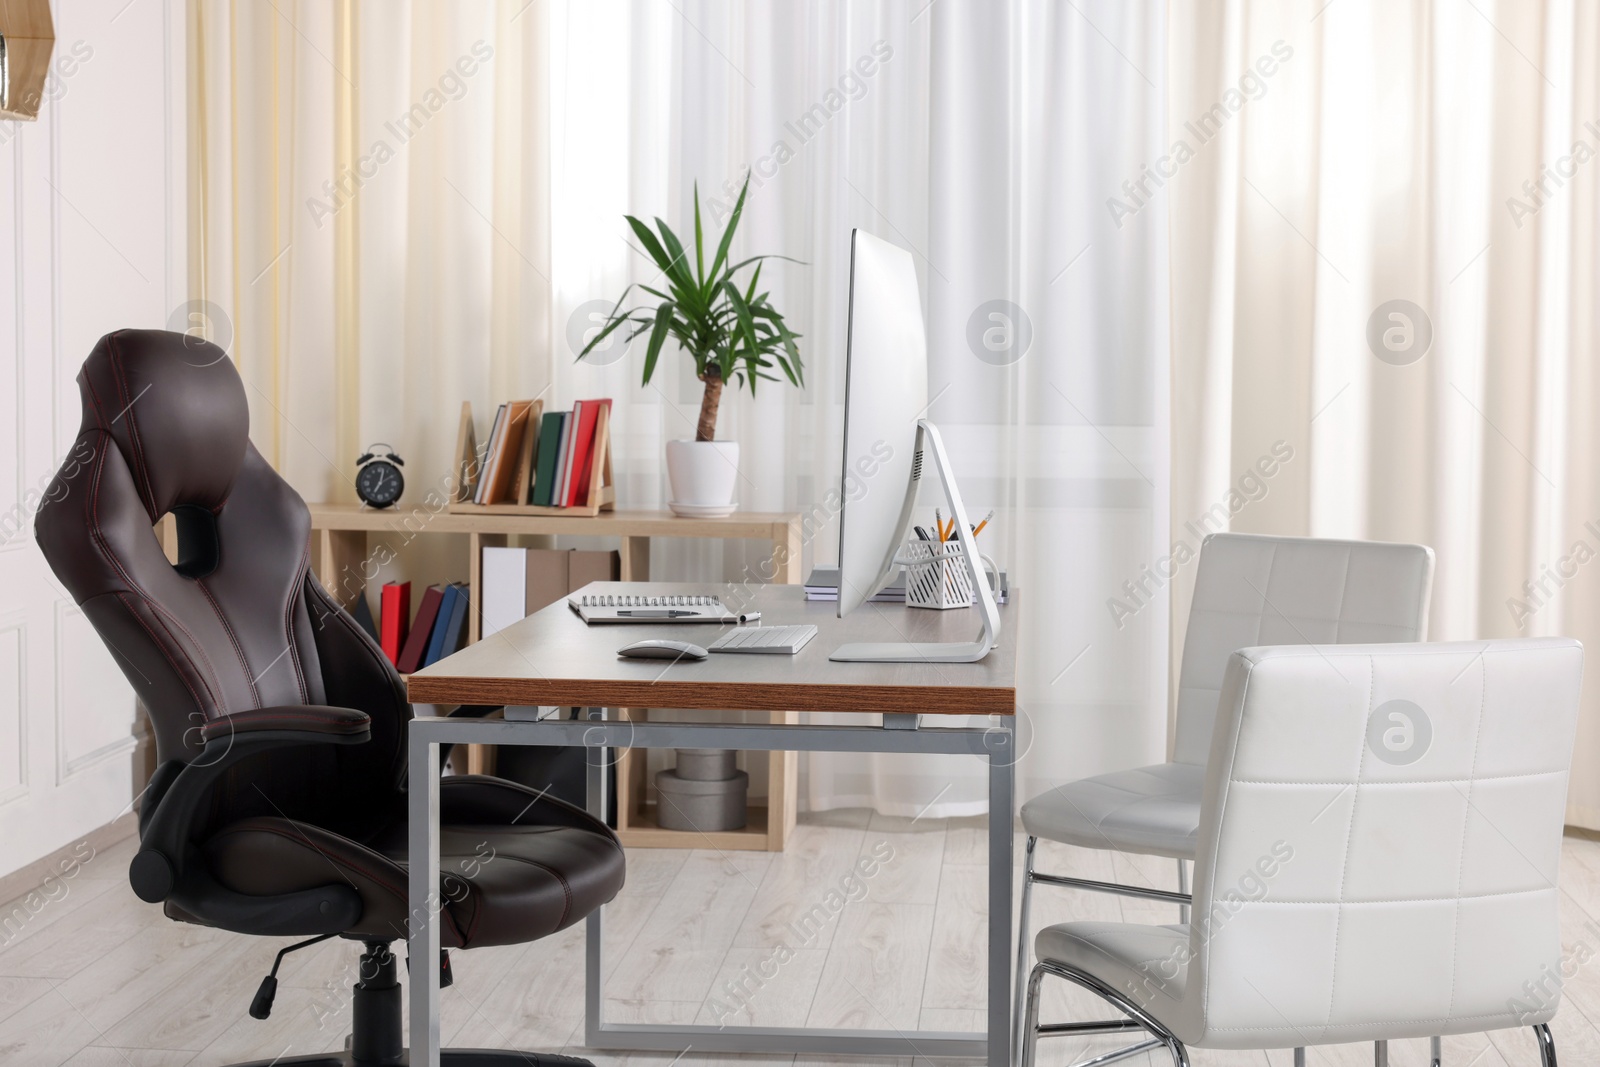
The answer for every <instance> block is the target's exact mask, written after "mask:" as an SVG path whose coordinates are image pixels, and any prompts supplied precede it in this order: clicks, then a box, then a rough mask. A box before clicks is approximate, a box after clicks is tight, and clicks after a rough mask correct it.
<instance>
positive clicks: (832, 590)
mask: <svg viewBox="0 0 1600 1067" xmlns="http://www.w3.org/2000/svg"><path fill="white" fill-rule="evenodd" d="M1010 591H1011V581H1010V579H1009V578H1008V577H1007V576H1006V572H1005V571H1001V572H1000V594H999V595H998V596H996V597H995V598H994V599H995V603H997V604H1004V603H1005V602H1006V594H1007V593H1009V592H1010ZM806 599H807V600H838V599H839V568H838V567H816V568H814V569H813V570H812V571H811V573H810V574H809V575H807V576H806ZM905 602H906V579H905V574H904V573H903V572H902V573H901V574H899V575H897V576H896V577H894V578H893V579H891V580H890V582H889V584H888V585H886V586H884V587H883V588H882V589H880V590H878V593H877V595H875V596H874V597H873V598H872V599H871V600H870V601H869V603H873V604H904V603H905Z"/></svg>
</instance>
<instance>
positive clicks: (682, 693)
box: [408, 582, 1020, 1067]
mask: <svg viewBox="0 0 1600 1067" xmlns="http://www.w3.org/2000/svg"><path fill="white" fill-rule="evenodd" d="M608 587H612V586H611V583H596V584H595V585H594V586H590V587H588V588H589V589H590V590H591V591H605V590H606V589H607V588H608ZM634 591H641V590H640V587H638V586H635V587H634ZM643 591H647V592H659V593H692V592H698V591H700V589H699V587H697V586H694V585H678V584H670V583H664V582H662V583H649V584H647V585H646V586H644V587H643ZM744 592H746V593H747V594H748V597H749V601H748V604H749V609H750V610H755V611H760V612H761V614H762V622H763V623H771V624H782V623H795V622H811V623H815V624H816V625H817V627H818V634H817V636H816V637H815V638H813V639H812V641H811V642H810V644H808V645H807V646H806V647H805V648H804V649H802V650H801V651H800V653H799V654H798V655H795V656H764V655H744V656H741V655H718V654H716V653H713V654H712V656H711V657H710V658H709V659H707V660H704V661H701V662H676V663H674V662H672V661H664V660H656V661H642V660H625V659H621V658H619V657H618V656H617V655H616V649H617V648H618V647H620V646H622V645H624V644H628V643H630V642H631V641H634V640H638V639H642V638H646V637H672V638H677V639H679V640H684V639H688V640H693V635H694V633H695V631H696V630H697V629H699V628H698V627H696V626H693V625H687V624H676V625H672V624H658V625H640V626H586V625H585V624H584V623H583V621H582V620H581V619H579V618H578V617H577V616H576V615H575V614H574V613H573V612H572V611H571V610H570V609H568V608H567V607H566V605H565V604H554V605H551V606H550V607H548V608H545V609H544V610H543V611H540V612H538V613H536V614H534V615H531V616H529V617H528V618H526V619H524V620H523V621H522V622H520V623H517V624H516V625H514V626H511V627H509V628H508V629H506V630H503V631H501V634H503V635H504V636H505V638H506V640H505V641H498V640H497V641H494V642H489V643H481V644H478V645H473V646H470V647H468V648H465V649H463V650H461V651H460V652H457V653H456V654H455V655H453V656H449V657H447V658H445V659H444V660H441V661H440V662H438V663H436V664H434V665H433V666H431V667H427V668H424V669H423V670H421V671H418V672H417V673H416V674H414V675H412V676H411V679H410V681H409V683H408V684H409V687H410V696H411V699H412V700H414V701H418V702H424V703H426V702H432V703H504V704H506V705H507V706H508V707H520V708H532V707H536V706H549V705H555V706H557V707H559V708H563V709H566V713H565V714H562V715H560V716H557V717H553V718H550V719H546V720H543V721H537V722H534V721H496V720H470V719H442V718H432V717H422V718H417V719H414V720H413V721H412V723H411V726H410V732H409V742H408V747H409V756H410V760H411V768H412V773H411V781H412V783H413V787H412V790H411V793H410V796H409V801H408V802H409V805H410V810H409V818H410V835H411V837H410V849H411V851H410V855H411V857H412V864H411V877H410V913H411V915H412V916H413V922H412V927H411V935H410V951H411V953H412V955H413V956H414V957H415V958H418V959H434V958H437V955H438V950H439V935H438V929H437V926H436V925H435V924H434V923H433V922H432V921H430V918H431V916H432V909H431V908H430V906H429V900H430V898H431V897H432V895H433V894H435V893H436V892H437V891H438V880H437V874H436V873H435V872H437V869H438V857H439V821H438V820H439V788H438V768H439V745H440V743H442V742H451V743H462V742H473V741H480V742H485V743H493V744H525V745H558V746H565V747H583V748H586V749H588V750H590V751H591V752H594V753H597V754H602V755H599V756H598V757H597V758H591V760H590V761H589V779H588V800H589V810H590V811H591V812H594V813H595V814H596V815H599V816H601V817H604V816H605V814H606V798H607V795H608V793H609V790H608V788H607V786H608V784H609V783H608V777H609V773H608V772H610V766H609V761H608V760H607V759H606V758H604V756H603V754H604V753H606V752H608V751H610V750H613V749H618V748H621V749H651V748H731V749H739V750H745V751H760V750H766V751H770V752H777V751H783V752H786V753H794V752H799V751H839V752H896V753H917V752H926V753H963V754H968V755H973V756H975V757H978V758H980V759H983V760H984V761H986V763H987V765H988V774H989V834H988V839H989V923H988V954H987V960H988V978H989V981H988V998H987V1005H986V1007H987V1031H986V1032H984V1033H947V1032H926V1031H919V1032H916V1033H902V1032H900V1031H896V1030H817V1029H810V1028H770V1027H733V1026H729V1027H716V1026H667V1025H624V1024H616V1023H607V1022H606V1021H605V1020H604V1018H603V1011H602V1006H603V999H602V992H601V987H600V976H601V974H602V973H603V961H602V958H601V947H602V945H603V938H602V912H603V909H602V910H601V911H596V912H595V913H593V914H592V915H590V916H589V919H588V934H587V937H588V958H587V967H586V987H587V988H586V993H587V1005H588V1021H587V1027H586V1043H587V1044H588V1045H589V1046H590V1047H592V1048H604V1049H628V1050H656V1051H665V1052H681V1051H682V1050H683V1049H684V1048H685V1047H690V1046H692V1047H693V1048H695V1049H696V1050H698V1051H707V1052H734V1053H760V1052H794V1053H803V1054H810V1055H824V1054H825V1055H852V1054H854V1055H871V1056H900V1057H907V1058H910V1057H915V1056H964V1057H973V1058H984V1059H986V1060H987V1062H988V1063H989V1065H990V1067H1009V1063H1010V1041H1011V1025H1010V1004H1011V990H1010V982H1009V977H1010V975H1009V963H1010V948H1011V890H1012V872H1011V864H1012V826H1011V820H1012V807H1013V780H1012V775H1013V765H1014V763H1015V759H1016V739H1015V733H1014V721H1015V720H1014V717H1015V710H1016V659H1017V651H1016V650H1017V634H1016V632H1015V628H1016V623H1017V620H1018V618H1019V615H1020V613H1019V612H1018V611H1017V610H1016V604H1017V594H1016V592H1015V591H1013V594H1012V596H1011V598H1010V603H1009V604H1008V605H1007V606H1005V607H1003V608H1001V621H1002V629H1001V634H1000V640H999V643H998V644H997V646H996V647H995V648H994V650H993V651H991V652H990V653H989V655H988V657H987V658H986V659H984V660H983V661H982V662H981V663H974V664H944V663H941V664H892V663H834V662H832V661H831V660H829V659H828V654H829V653H830V652H832V651H833V650H834V649H835V648H837V647H838V646H840V645H841V644H844V643H846V642H850V641H859V640H883V639H886V638H887V639H898V640H912V641H938V640H968V639H970V638H971V637H972V634H973V633H974V632H975V631H976V630H977V628H978V620H977V617H976V615H975V614H974V613H973V612H971V611H960V610H957V611H948V612H937V611H919V610H916V609H911V608H906V607H903V606H900V605H892V604H868V605H864V606H863V607H862V608H861V609H860V610H859V611H857V612H855V613H853V614H852V615H851V616H850V617H849V618H847V619H837V618H835V617H834V610H835V605H833V604H828V603H817V602H807V601H806V600H805V598H804V591H803V590H802V589H800V588H797V587H794V586H778V585H752V586H749V587H747V588H746V589H745V590H744ZM725 595H726V591H725ZM707 629H709V627H708V628H707ZM630 706H670V707H675V708H686V709H691V710H698V711H702V712H704V713H705V714H704V716H703V717H701V718H700V719H698V720H697V721H695V722H692V723H675V722H674V723H666V722H644V721H638V720H637V719H634V718H632V717H630V716H627V715H624V714H621V713H620V712H618V710H617V708H618V707H623V708H625V707H630ZM751 708H754V709H763V710H769V711H771V712H772V713H773V715H774V716H776V717H775V719H774V721H773V722H771V723H764V724H763V723H736V722H730V721H728V719H727V717H726V716H723V715H719V714H718V713H720V712H725V711H743V710H746V709H751ZM803 711H816V712H839V713H845V714H854V715H858V716H860V725H848V726H833V725H830V726H815V725H810V724H805V725H802V724H800V723H799V722H798V715H797V713H798V712H803ZM884 711H887V712H889V713H890V714H889V715H887V716H886V717H884V718H883V719H882V720H881V722H880V719H879V716H878V713H880V712H884ZM973 713H987V714H989V715H990V716H991V718H990V720H989V725H987V726H985V727H971V726H965V725H963V726H952V727H942V726H939V725H937V719H938V718H939V717H941V716H943V717H946V718H948V717H949V716H954V715H964V714H973ZM790 758H791V759H792V756H791V757H790ZM790 766H792V764H791V765H790ZM617 787H618V789H617V792H618V796H619V804H620V803H621V800H620V798H621V797H622V795H623V782H622V780H621V777H620V776H619V778H618V781H617ZM786 788H788V789H790V790H792V789H793V776H792V774H791V775H790V776H789V777H788V779H787V781H786ZM712 836H714V835H712ZM438 1004H439V992H438V974H437V971H436V969H434V968H426V969H424V970H423V971H421V972H418V973H417V974H415V975H413V981H412V985H411V1028H412V1029H411V1048H412V1050H413V1052H412V1055H413V1061H412V1062H413V1063H416V1064H418V1065H419V1067H420V1065H423V1064H430V1063H437V1062H438V1061H437V1059H436V1058H431V1057H433V1056H435V1055H436V1053H434V1052H433V1051H432V1050H436V1049H437V1048H438Z"/></svg>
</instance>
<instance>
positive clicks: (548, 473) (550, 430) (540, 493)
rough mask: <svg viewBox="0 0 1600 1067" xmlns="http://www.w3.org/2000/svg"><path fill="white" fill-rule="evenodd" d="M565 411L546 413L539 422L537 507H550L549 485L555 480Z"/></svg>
mask: <svg viewBox="0 0 1600 1067" xmlns="http://www.w3.org/2000/svg"><path fill="white" fill-rule="evenodd" d="M566 419H567V413H566V412H565V411H551V412H547V413H546V414H545V416H544V418H542V419H540V420H539V456H538V459H537V460H535V462H534V472H533V502H534V503H535V504H537V505H538V506H539V507H542V508H547V507H549V506H550V497H551V490H552V489H553V488H554V486H552V485H551V483H552V482H554V481H555V479H556V459H557V458H558V457H557V453H558V452H560V451H561V426H562V424H563V423H565V422H566Z"/></svg>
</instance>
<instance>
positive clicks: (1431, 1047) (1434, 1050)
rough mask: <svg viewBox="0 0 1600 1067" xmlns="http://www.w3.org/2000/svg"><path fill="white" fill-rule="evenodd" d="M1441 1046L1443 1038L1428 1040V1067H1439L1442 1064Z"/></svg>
mask: <svg viewBox="0 0 1600 1067" xmlns="http://www.w3.org/2000/svg"><path fill="white" fill-rule="evenodd" d="M1443 1044H1444V1040H1443V1038H1440V1037H1437V1036H1435V1037H1430V1038H1428V1064H1429V1067H1440V1065H1441V1064H1443V1063H1444V1051H1443Z"/></svg>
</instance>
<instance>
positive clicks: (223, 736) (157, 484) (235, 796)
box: [35, 330, 623, 1067]
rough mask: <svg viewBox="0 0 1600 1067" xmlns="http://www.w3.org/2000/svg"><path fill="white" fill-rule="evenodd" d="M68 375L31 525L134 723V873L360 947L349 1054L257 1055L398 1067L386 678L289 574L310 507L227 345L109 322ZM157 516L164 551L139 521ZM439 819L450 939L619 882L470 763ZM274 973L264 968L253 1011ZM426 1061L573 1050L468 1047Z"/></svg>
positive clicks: (560, 826) (398, 919)
mask: <svg viewBox="0 0 1600 1067" xmlns="http://www.w3.org/2000/svg"><path fill="white" fill-rule="evenodd" d="M78 384H79V388H80V391H81V393H82V400H83V427H82V430H81V431H80V432H79V436H78V446H77V447H75V448H74V449H73V455H74V456H75V457H76V458H77V459H78V460H80V461H78V462H74V463H73V464H71V465H70V466H68V467H64V468H63V469H62V471H61V472H60V473H59V474H58V475H57V482H56V483H55V484H54V485H52V487H51V491H50V492H49V493H48V494H47V498H48V499H49V500H50V501H51V502H50V503H49V504H47V505H46V506H45V507H44V508H43V509H42V510H41V511H40V512H39V517H38V520H37V523H36V525H35V534H36V536H37V537H38V540H39V546H40V547H41V548H42V549H43V550H44V554H45V558H46V559H48V560H49V562H50V566H51V568H52V569H53V570H54V571H55V573H56V576H57V577H58V578H59V579H60V580H61V582H62V583H63V584H64V585H65V586H66V587H67V589H69V590H70V591H71V593H72V596H73V598H74V599H75V600H76V601H77V602H78V604H79V605H80V606H81V607H82V609H83V612H84V614H85V615H87V616H88V618H89V620H90V621H91V622H92V623H93V624H94V627H95V629H96V630H97V631H98V632H99V633H100V636H101V637H102V638H103V639H104V640H105V642H106V644H107V645H108V646H109V647H110V648H111V650H112V652H113V654H114V656H115V658H116V660H117V662H118V663H119V664H120V665H121V667H122V670H123V672H124V673H125V674H126V675H127V678H128V681H129V682H130V683H131V684H132V685H133V687H134V689H135V690H136V691H137V693H138V695H139V699H140V700H141V701H143V703H144V706H145V707H146V708H147V709H149V712H150V716H151V720H152V722H153V724H154V727H155V735H156V747H157V751H158V753H159V760H160V766H159V767H158V769H157V770H156V773H155V776H154V777H153V779H152V780H151V782H150V787H149V789H148V791H147V792H146V793H145V796H144V799H143V803H142V806H141V808H140V813H139V835H140V851H139V853H138V855H137V856H135V858H134V860H133V864H132V867H131V870H130V879H131V881H132V882H133V887H134V891H135V892H137V893H138V895H139V896H140V897H141V898H143V899H144V900H147V901H150V902H152V903H155V902H162V903H164V904H165V907H166V913H167V915H168V916H169V917H171V918H173V919H176V920H179V921H182V922H192V923H200V924H202V925H206V926H214V927H220V928H222V929H225V930H233V931H236V932H238V933H244V934H258V935H263V936H271V937H308V938H314V939H317V940H320V939H322V938H323V937H333V936H339V937H345V938H349V939H352V940H357V941H361V942H363V943H364V944H365V951H364V953H363V955H362V957H361V973H360V980H359V981H358V983H357V985H356V986H355V993H354V1021H353V1027H352V1030H353V1033H352V1035H351V1042H350V1047H349V1048H348V1049H347V1050H346V1052H345V1053H343V1054H342V1055H338V1054H336V1055H325V1056H307V1057H301V1058H297V1059H279V1060H273V1061H271V1062H272V1063H274V1064H277V1065H279V1067H287V1065H289V1064H301V1065H311V1064H329V1065H352V1064H403V1063H405V1051H404V1049H403V1048H402V1045H401V1027H400V987H399V983H398V981H397V977H396V966H395V957H394V956H393V955H392V954H391V952H390V950H389V945H390V943H391V942H393V941H396V940H400V939H403V938H404V937H405V936H406V934H407V932H408V931H407V904H406V879H407V875H406V834H405V829H406V813H405V803H404V799H405V789H406V749H405V733H406V729H405V726H406V723H407V721H408V720H409V719H410V718H411V706H410V705H409V704H408V703H407V702H406V698H405V692H404V690H403V688H402V686H401V683H400V679H399V677H398V676H397V675H396V674H395V672H394V669H393V668H392V667H391V666H390V664H389V662H388V660H387V659H385V658H384V656H383V654H382V653H381V652H380V651H379V650H378V648H377V647H376V646H375V645H374V644H373V643H372V641H371V640H370V639H369V638H368V637H367V635H366V634H365V633H364V632H363V631H362V630H361V629H360V627H358V626H357V625H356V624H355V623H354V621H352V620H351V618H350V617H349V616H348V615H346V614H345V612H344V611H343V610H341V609H340V607H339V606H338V605H337V604H336V603H335V602H334V601H333V599H332V598H331V597H329V596H328V594H327V593H326V592H324V591H323V588H322V586H321V584H320V583H319V582H318V581H317V579H316V578H315V577H314V576H312V575H311V574H310V573H309V571H308V569H307V559H308V550H309V544H310V514H309V512H308V511H307V509H306V506H305V503H304V501H302V500H301V499H300V497H299V495H298V494H296V493H295V491H294V490H293V489H291V488H290V487H289V485H288V484H287V483H286V482H285V481H284V480H283V479H282V478H280V477H278V475H277V473H276V472H274V471H273V469H272V468H271V467H270V466H268V465H267V462H266V461H265V460H264V459H262V458H261V455H260V453H258V452H257V451H256V450H255V448H254V446H252V445H251V443H250V440H249V436H248V434H249V412H248V408H247V405H246V403H245V392H244V385H243V383H242V382H241V381H240V378H239V375H238V372H237V371H236V370H235V369H234V365H233V363H232V361H231V360H229V359H228V358H227V355H226V354H225V353H224V352H222V351H221V350H220V349H218V348H217V347H215V346H214V345H210V344H205V343H203V342H200V341H198V340H196V339H194V338H191V337H186V336H184V335H182V334H175V333H166V332H162V331H153V330H123V331H120V332H118V333H114V334H110V335H109V336H107V337H105V338H102V339H101V341H100V343H99V344H98V345H96V346H95V349H94V351H93V352H92V353H90V355H89V358H88V359H87V360H86V361H85V362H84V365H83V370H82V371H81V372H80V373H79V375H78ZM85 454H88V455H90V457H91V458H90V459H89V460H88V461H87V462H81V457H82V456H83V455H85ZM169 513H170V514H172V515H173V516H174V517H175V518H176V521H177V528H178V549H179V556H180V559H179V562H178V563H177V564H176V565H173V564H171V563H169V562H168V561H167V558H166V556H165V555H164V554H163V553H162V550H161V546H160V545H159V544H158V543H157V540H156V537H155V534H154V532H153V531H152V529H151V527H152V525H153V524H154V523H155V522H156V521H157V520H158V519H160V518H161V517H162V516H163V515H167V514H169ZM440 813H441V825H442V829H441V847H440V854H441V879H440V891H439V902H438V903H439V910H438V917H439V921H440V922H441V938H442V940H443V943H444V944H445V945H446V946H447V947H450V948H473V947H477V946H485V945H507V944H518V943H522V942H527V941H534V940H537V939H538V938H541V937H544V936H546V935H548V934H552V933H554V932H556V931H557V930H561V929H564V928H565V927H567V926H570V925H572V924H573V923H575V922H577V921H578V920H579V919H581V918H583V917H584V916H586V915H588V914H589V913H590V912H591V911H593V910H594V909H595V908H597V907H599V906H600V905H601V904H604V903H605V902H606V901H609V900H610V899H612V897H614V896H615V895H616V894H617V891H618V890H619V889H620V888H621V887H622V880H623V858H622V848H621V846H620V845H619V844H618V843H617V839H616V837H615V835H614V834H612V832H611V831H610V830H609V829H608V828H607V827H606V826H605V825H604V824H603V823H601V822H599V821H597V820H595V819H594V818H592V817H591V816H590V815H589V814H587V813H586V812H584V811H582V810H580V809H578V808H575V807H573V806H571V805H569V804H566V803H563V802H561V801H559V800H556V799H553V798H551V797H547V796H542V795H540V794H539V793H537V792H535V791H533V790H531V789H527V788H524V787H522V786H520V785H516V784H513V783H511V782H506V781H502V780H500V779H496V778H489V777H484V776H481V775H467V776H458V777H448V778H446V779H444V781H443V783H442V784H441V801H440ZM286 951H287V950H286ZM282 960H283V957H282V955H281V954H280V955H279V957H278V962H279V963H281V962H282ZM440 964H441V961H432V962H431V963H430V964H428V965H429V966H439V965H440ZM276 971H277V965H276V964H274V966H273V972H274V974H275V973H276ZM273 988H275V978H272V977H270V976H269V978H268V980H267V981H266V982H264V983H263V986H262V992H261V994H260V995H258V997H257V1002H256V1003H255V1004H254V1005H252V1006H251V1014H252V1015H255V1016H257V1017H258V1018H265V1016H266V1012H267V1011H269V1010H270V1007H271V1004H270V1002H271V993H272V990H273ZM264 1062H265V1061H264ZM444 1062H445V1063H447V1064H455V1065H457V1067H465V1065H473V1067H499V1065H509V1064H519V1065H523V1067H527V1065H530V1064H533V1065H549V1064H583V1063H586V1061H584V1060H575V1059H572V1058H570V1057H564V1056H550V1055H545V1054H538V1055H534V1054H527V1053H520V1052H488V1051H467V1050H456V1051H447V1052H446V1053H445V1055H444Z"/></svg>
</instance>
